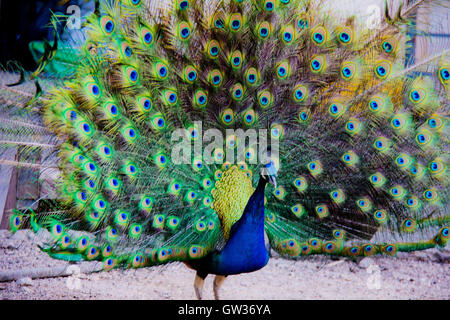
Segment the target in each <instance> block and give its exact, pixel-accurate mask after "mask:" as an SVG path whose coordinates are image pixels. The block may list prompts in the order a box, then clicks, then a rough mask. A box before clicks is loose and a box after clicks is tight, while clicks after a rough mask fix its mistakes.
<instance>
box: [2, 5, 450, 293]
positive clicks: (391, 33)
mask: <svg viewBox="0 0 450 320" xmlns="http://www.w3.org/2000/svg"><path fill="white" fill-rule="evenodd" d="M417 8H425V9H427V8H428V9H430V8H434V10H433V12H439V11H440V12H447V13H448V3H446V2H445V1H442V2H441V1H426V0H422V1H416V2H415V3H412V1H407V4H406V6H404V5H400V7H399V8H398V10H394V9H393V6H389V5H388V2H387V1H386V6H385V10H384V19H383V21H382V23H380V25H379V26H377V27H376V28H369V27H368V26H367V25H365V24H364V23H361V21H360V20H358V19H357V18H358V17H356V16H350V17H348V16H345V17H343V16H340V15H336V14H333V12H332V9H327V8H326V6H324V5H323V3H322V2H321V1H315V0H217V1H208V0H175V1H173V3H171V4H168V5H167V6H166V7H163V8H156V7H155V3H153V2H152V1H148V2H146V1H140V0H112V1H96V7H95V11H94V12H92V13H90V14H89V15H88V16H86V17H85V21H84V23H83V29H84V30H85V32H84V37H83V40H82V41H80V42H79V43H78V44H74V43H71V44H70V45H65V44H64V42H63V41H57V40H58V39H59V36H57V35H55V40H54V42H53V44H52V43H46V45H45V50H44V53H43V57H42V59H41V61H40V63H41V64H40V66H39V68H38V69H37V70H36V71H35V72H33V73H27V72H22V73H21V79H20V81H19V82H18V83H15V84H13V85H21V84H23V83H29V82H30V81H35V83H36V87H37V89H38V90H37V91H36V96H35V97H34V98H32V99H31V100H30V101H28V102H27V103H25V104H21V103H18V102H17V101H15V100H16V99H18V98H16V99H12V100H11V99H6V98H5V99H2V100H1V101H2V102H1V104H2V105H1V114H2V116H1V118H0V119H1V120H0V130H1V131H0V132H1V133H0V134H1V140H2V142H1V143H2V144H1V147H0V150H1V154H2V155H3V156H1V163H2V164H7V165H11V166H18V167H25V168H31V169H33V170H37V171H38V173H39V172H40V174H42V172H45V170H46V164H45V161H46V159H50V161H54V166H55V167H56V168H57V174H56V175H55V177H54V178H52V181H53V182H54V185H55V189H56V195H55V196H54V197H51V196H47V197H46V196H43V197H41V198H40V199H39V201H38V202H37V203H36V205H35V206H32V205H27V206H22V207H18V208H16V209H14V210H13V213H12V214H11V220H10V221H11V222H10V223H11V230H12V232H15V231H17V230H18V229H20V228H31V229H32V230H33V231H34V232H35V233H37V234H38V235H39V237H37V239H39V244H38V245H39V247H40V248H41V250H42V251H43V252H45V253H46V254H48V255H50V256H51V257H53V258H55V259H62V260H66V261H71V262H74V261H75V262H76V261H81V260H87V261H94V260H96V261H101V262H102V263H103V270H104V271H109V270H112V269H115V268H130V269H132V268H143V267H152V266H156V265H161V264H166V263H172V262H183V263H185V264H186V265H187V266H188V267H189V268H192V269H194V270H195V271H196V277H195V281H194V289H195V290H194V292H195V294H196V296H197V298H198V299H201V298H202V290H203V283H204V280H205V278H206V277H207V276H208V275H209V274H212V275H215V276H216V278H215V280H214V295H215V297H216V298H219V291H220V288H221V286H222V284H223V282H224V280H225V278H226V277H227V276H229V275H235V274H240V273H247V272H253V271H256V270H259V269H261V268H263V267H264V266H265V265H266V264H267V262H268V260H269V259H270V256H271V252H272V251H274V252H277V253H278V255H280V256H281V257H284V258H288V259H300V258H302V257H305V256H308V255H328V256H337V257H347V258H350V259H353V258H358V257H366V256H372V255H375V254H381V255H387V256H395V255H396V254H397V253H398V252H410V251H415V250H424V249H428V248H434V247H444V246H445V245H446V244H447V242H448V239H449V237H450V234H449V227H448V225H449V221H450V216H449V213H448V212H449V210H448V201H447V200H448V183H449V180H448V172H447V163H448V157H449V153H448V150H449V149H448V132H449V131H448V123H447V120H448V106H449V105H448V101H449V100H448V98H449V96H448V92H449V91H448V89H449V78H450V74H449V67H450V62H449V45H448V43H445V42H444V43H438V47H439V51H438V52H437V54H436V55H433V56H432V57H429V58H424V59H423V60H421V61H415V60H414V59H413V58H412V57H413V55H412V52H413V50H414V48H415V47H414V41H413V40H414V39H413V38H414V36H415V35H418V34H420V35H421V36H424V37H425V38H426V37H427V34H426V32H424V31H421V30H420V26H421V25H422V26H423V24H421V22H420V17H419V16H418V14H417ZM436 8H439V9H436ZM445 10H447V11H445ZM395 11H396V12H395ZM60 18H61V17H60ZM51 64H53V65H56V64H57V65H58V66H59V68H53V69H52V70H53V71H52V72H49V71H46V70H49V69H48V67H49V66H50V65H51ZM56 70H57V71H56ZM39 83H41V84H43V83H44V84H45V85H39ZM15 88H16V87H13V86H11V87H3V88H2V91H3V92H9V93H10V94H12V93H11V92H13V90H16V89H15ZM14 92H15V93H14V94H16V95H17V94H18V92H19V90H16V91H14ZM16 146H20V147H21V150H22V154H21V157H20V159H16V160H17V161H11V160H9V161H7V159H6V158H5V156H4V155H5V154H6V151H7V150H9V149H10V148H12V147H16ZM36 155H37V156H36ZM51 159H53V160H51ZM55 159H56V160H55ZM36 179H37V180H39V174H38V175H37V178H36Z"/></svg>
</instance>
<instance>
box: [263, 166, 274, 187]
mask: <svg viewBox="0 0 450 320" xmlns="http://www.w3.org/2000/svg"><path fill="white" fill-rule="evenodd" d="M261 177H262V178H263V179H265V180H266V181H267V182H269V183H270V184H272V185H273V186H274V187H275V188H276V187H277V180H276V177H277V168H276V166H275V163H274V162H273V161H272V160H270V161H269V163H267V164H265V165H264V166H263V167H262V168H261Z"/></svg>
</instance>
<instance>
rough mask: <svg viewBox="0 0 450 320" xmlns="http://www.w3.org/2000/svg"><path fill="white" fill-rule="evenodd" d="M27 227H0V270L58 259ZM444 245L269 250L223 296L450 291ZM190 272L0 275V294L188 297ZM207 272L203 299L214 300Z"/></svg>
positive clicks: (429, 295)
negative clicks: (352, 256)
mask: <svg viewBox="0 0 450 320" xmlns="http://www.w3.org/2000/svg"><path fill="white" fill-rule="evenodd" d="M30 239H32V234H31V233H29V232H28V231H19V232H18V233H16V234H15V235H11V234H10V233H9V232H8V231H4V230H1V231H0V273H1V272H4V271H11V270H20V269H25V268H37V267H52V266H53V267H54V266H64V265H67V266H68V264H67V262H64V261H57V260H53V259H51V258H49V257H48V256H47V255H46V254H44V253H42V252H41V251H40V250H39V249H38V248H37V247H36V246H35V245H33V244H32V241H31V240H30ZM449 253H450V251H449V250H448V248H447V249H445V250H435V249H433V250H427V251H423V252H419V253H414V254H404V255H401V256H399V257H397V258H388V257H381V256H380V257H375V258H365V259H363V260H361V261H359V262H358V263H355V262H353V261H350V260H347V259H341V260H332V259H330V258H328V257H308V258H305V259H302V260H299V261H291V260H284V259H281V258H277V257H274V258H272V259H270V261H269V263H268V265H267V266H266V267H265V268H264V269H262V270H260V271H257V272H253V273H250V274H242V275H237V276H230V277H228V279H227V280H226V281H225V283H224V285H223V288H222V291H221V298H222V299H230V300H248V299H252V300H253V299H255V300H260V299H261V300H267V299H270V300H273V299H283V300H291V299H307V300H317V299H319V300H322V299H430V300H431V299H441V300H448V299H449V298H450V272H449V271H450V269H449V267H450V263H449V261H450V259H449V256H450V255H449ZM194 275H195V272H194V271H192V270H190V269H187V268H186V267H185V266H184V265H183V264H171V265H168V266H162V267H155V268H149V269H138V270H113V271H110V272H100V273H93V274H88V275H87V274H81V275H78V276H71V277H59V278H47V279H20V280H18V281H11V282H0V299H2V300H4V299H13V300H17V299H22V300H23V299H33V300H36V299H37V300H47V299H52V300H54V299H64V300H72V299H77V300H78V299H82V300H93V299H138V300H139V299H160V300H178V299H185V300H190V299H195V294H194V290H193V280H194ZM212 282H213V277H212V276H210V277H208V278H207V280H206V282H205V288H204V298H205V299H213V298H214V296H213V292H212Z"/></svg>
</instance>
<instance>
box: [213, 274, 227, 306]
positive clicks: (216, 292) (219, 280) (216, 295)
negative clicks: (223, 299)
mask: <svg viewBox="0 0 450 320" xmlns="http://www.w3.org/2000/svg"><path fill="white" fill-rule="evenodd" d="M226 277H227V276H216V277H215V278H214V286H213V288H214V298H215V299H216V300H219V290H220V287H222V284H223V282H224V281H225V278H226Z"/></svg>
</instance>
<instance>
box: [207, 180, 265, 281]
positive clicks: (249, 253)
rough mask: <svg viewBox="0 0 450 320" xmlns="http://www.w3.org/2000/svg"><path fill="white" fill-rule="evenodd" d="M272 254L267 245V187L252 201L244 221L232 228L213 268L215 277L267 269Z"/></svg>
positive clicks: (251, 198)
mask: <svg viewBox="0 0 450 320" xmlns="http://www.w3.org/2000/svg"><path fill="white" fill-rule="evenodd" d="M268 261H269V254H268V252H267V250H266V247H265V243H264V186H262V190H261V188H260V186H258V188H257V190H256V191H255V193H254V194H253V195H252V196H251V197H250V199H249V201H248V203H247V206H246V208H245V210H244V213H243V214H242V217H241V219H240V220H239V221H237V222H236V223H235V224H234V225H233V227H232V228H231V232H230V238H229V240H228V242H227V244H226V246H225V248H224V249H223V250H222V251H221V252H220V254H218V255H217V256H216V257H215V259H214V262H213V265H212V269H213V270H212V273H214V274H219V275H231V274H238V273H245V272H252V271H255V270H258V269H261V268H262V267H264V266H265V265H266V264H267V262H268Z"/></svg>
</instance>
